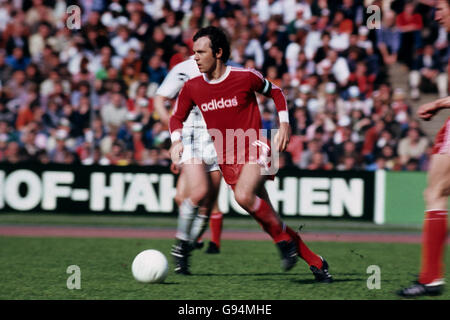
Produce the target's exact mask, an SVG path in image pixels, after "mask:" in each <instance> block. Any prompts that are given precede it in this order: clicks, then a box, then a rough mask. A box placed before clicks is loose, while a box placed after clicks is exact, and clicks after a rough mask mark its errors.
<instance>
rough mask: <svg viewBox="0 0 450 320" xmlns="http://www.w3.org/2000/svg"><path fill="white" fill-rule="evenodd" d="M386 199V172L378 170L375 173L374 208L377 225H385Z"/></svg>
mask: <svg viewBox="0 0 450 320" xmlns="http://www.w3.org/2000/svg"><path fill="white" fill-rule="evenodd" d="M385 199H386V171H384V170H377V171H376V172H375V206H374V222H375V223H376V224H384V220H385V216H384V209H385Z"/></svg>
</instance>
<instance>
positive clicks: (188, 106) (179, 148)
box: [169, 86, 195, 164]
mask: <svg viewBox="0 0 450 320" xmlns="http://www.w3.org/2000/svg"><path fill="white" fill-rule="evenodd" d="M194 105H195V104H194V102H193V101H192V99H191V97H190V94H189V88H186V86H185V87H183V89H181V91H180V94H179V95H178V98H177V100H176V102H175V107H174V109H173V114H172V116H171V117H170V118H169V130H170V139H171V140H172V146H171V148H170V155H171V158H172V161H173V162H174V163H175V164H178V162H179V161H180V158H181V153H182V152H183V144H182V143H181V131H182V129H183V122H184V121H185V120H186V119H187V117H188V115H189V112H190V111H191V110H192V107H193V106H194Z"/></svg>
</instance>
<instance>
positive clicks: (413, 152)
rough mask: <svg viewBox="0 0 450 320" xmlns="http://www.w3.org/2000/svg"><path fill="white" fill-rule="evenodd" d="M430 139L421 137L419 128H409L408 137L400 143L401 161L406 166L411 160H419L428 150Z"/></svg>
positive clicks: (399, 153)
mask: <svg viewBox="0 0 450 320" xmlns="http://www.w3.org/2000/svg"><path fill="white" fill-rule="evenodd" d="M428 145H429V141H428V139H427V138H425V137H421V136H420V133H419V131H418V130H417V129H415V128H411V129H409V130H408V134H407V136H406V137H404V138H403V139H401V140H400V142H399V144H398V151H397V152H398V155H399V157H400V163H401V164H402V165H403V166H405V165H406V164H407V163H408V161H409V160H411V159H416V160H418V159H419V158H420V157H421V156H422V155H423V154H424V153H425V152H426V150H427V147H428Z"/></svg>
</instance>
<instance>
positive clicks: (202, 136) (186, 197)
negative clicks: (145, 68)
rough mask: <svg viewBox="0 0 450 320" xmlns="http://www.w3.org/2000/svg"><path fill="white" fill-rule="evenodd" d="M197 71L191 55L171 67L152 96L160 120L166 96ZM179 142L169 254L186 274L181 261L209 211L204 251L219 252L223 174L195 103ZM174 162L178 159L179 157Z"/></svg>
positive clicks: (194, 243) (165, 116) (200, 232)
mask: <svg viewBox="0 0 450 320" xmlns="http://www.w3.org/2000/svg"><path fill="white" fill-rule="evenodd" d="M198 75H200V71H199V70H198V67H197V64H196V63H195V60H193V59H188V60H186V61H183V62H181V63H179V64H177V65H176V66H175V67H173V68H172V70H170V72H169V74H168V75H167V77H166V78H165V79H164V81H163V83H162V84H161V85H160V86H159V88H158V90H157V91H156V96H155V100H154V102H155V109H156V111H157V112H158V114H159V115H160V117H161V122H162V123H163V124H168V120H169V116H170V115H169V112H168V111H167V109H166V108H165V106H164V103H165V100H167V99H173V98H175V97H176V96H177V94H178V92H179V91H180V90H181V88H182V87H183V85H184V83H185V82H186V81H187V80H189V79H191V78H193V77H196V76H198ZM182 143H183V152H182V155H181V159H180V160H179V164H180V165H181V172H180V176H179V178H178V183H177V194H176V197H175V200H176V202H177V204H178V206H179V216H178V227H177V234H176V241H177V243H176V244H175V245H174V247H173V249H172V255H173V256H174V257H175V264H176V266H175V271H176V272H177V273H181V274H187V273H189V271H188V267H187V265H184V264H185V263H184V262H185V261H187V257H188V255H189V252H190V251H191V250H192V249H193V248H194V247H196V246H198V241H199V239H200V238H201V236H202V235H203V233H204V231H205V230H206V227H207V222H208V219H209V216H210V215H211V219H214V220H211V233H212V241H211V242H210V246H209V248H208V250H207V252H208V253H219V246H220V233H221V231H222V218H223V216H222V213H221V212H220V210H219V209H218V205H217V196H218V193H219V188H220V181H221V178H222V175H221V172H220V168H219V165H218V162H217V154H216V151H215V148H214V143H213V142H212V140H211V137H210V135H209V133H208V131H207V128H206V124H205V121H204V120H203V116H202V114H201V112H200V110H199V109H198V108H197V107H195V108H194V109H193V110H192V111H191V113H190V114H189V116H188V118H187V119H186V121H185V122H184V123H183V130H182ZM174 162H178V159H177V161H174ZM207 173H208V174H207ZM214 240H215V241H214ZM218 242H219V243H218Z"/></svg>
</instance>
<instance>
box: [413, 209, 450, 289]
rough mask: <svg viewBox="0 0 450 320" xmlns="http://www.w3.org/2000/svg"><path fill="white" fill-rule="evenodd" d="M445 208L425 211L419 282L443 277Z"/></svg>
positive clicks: (445, 235)
mask: <svg viewBox="0 0 450 320" xmlns="http://www.w3.org/2000/svg"><path fill="white" fill-rule="evenodd" d="M447 215H448V211H447V210H427V211H425V221H424V226H423V235H422V237H423V238H422V266H421V270H420V275H419V282H420V283H423V284H427V283H431V282H433V281H435V280H438V279H442V278H443V253H444V246H445V241H446V239H447Z"/></svg>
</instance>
